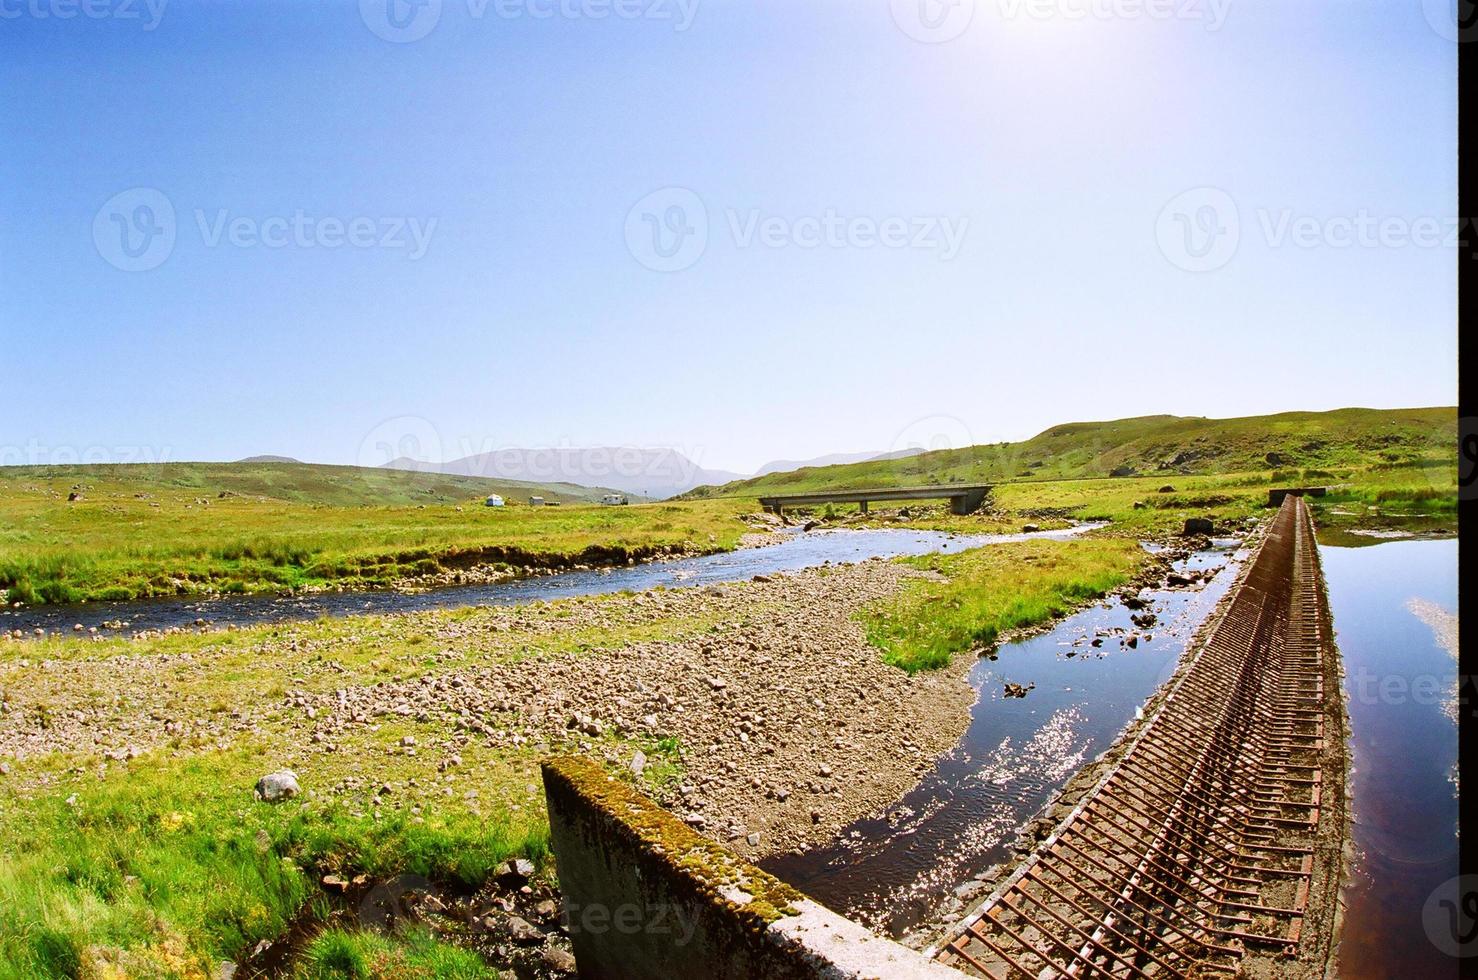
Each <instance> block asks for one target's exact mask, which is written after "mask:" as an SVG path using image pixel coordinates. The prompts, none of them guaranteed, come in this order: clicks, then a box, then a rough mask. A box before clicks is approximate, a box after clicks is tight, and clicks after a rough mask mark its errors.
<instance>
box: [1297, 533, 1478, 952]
mask: <svg viewBox="0 0 1478 980" xmlns="http://www.w3.org/2000/svg"><path fill="white" fill-rule="evenodd" d="M1319 551H1320V556H1321V558H1322V559H1323V564H1324V576H1325V580H1326V581H1327V583H1328V589H1329V603H1330V609H1331V612H1332V614H1333V616H1334V629H1335V637H1336V640H1337V642H1338V643H1339V648H1340V653H1341V655H1342V656H1343V659H1344V667H1345V690H1346V693H1347V695H1348V704H1349V710H1350V729H1351V750H1352V754H1353V763H1354V776H1353V784H1354V785H1353V789H1354V799H1353V803H1354V838H1355V846H1356V848H1357V851H1358V856H1357V858H1356V861H1355V867H1354V868H1353V869H1352V875H1351V876H1350V877H1349V879H1348V880H1349V884H1348V886H1347V887H1346V889H1345V896H1344V897H1345V902H1346V909H1345V922H1344V934H1343V939H1342V940H1341V943H1340V949H1339V971H1338V973H1339V976H1340V977H1342V978H1345V980H1351V978H1353V980H1363V978H1375V977H1396V976H1408V977H1424V978H1440V977H1455V976H1457V975H1458V960H1456V959H1454V958H1452V957H1450V956H1449V955H1447V953H1446V952H1444V951H1443V950H1442V949H1440V948H1439V946H1438V945H1437V944H1438V943H1439V942H1443V941H1444V937H1443V935H1442V933H1443V932H1444V931H1447V939H1448V941H1450V937H1451V935H1452V934H1451V932H1450V931H1448V930H1450V928H1451V926H1450V922H1449V919H1448V915H1449V912H1448V910H1445V909H1443V908H1442V907H1441V906H1440V904H1438V903H1440V901H1441V900H1442V899H1443V898H1444V897H1447V898H1449V900H1455V899H1457V897H1458V896H1457V895H1456V894H1451V895H1444V894H1443V893H1442V892H1440V891H1439V890H1438V889H1439V886H1441V885H1443V884H1444V883H1445V882H1448V881H1450V880H1451V879H1452V878H1453V877H1454V876H1455V875H1457V873H1458V796H1457V785H1456V781H1455V780H1456V766H1457V752H1458V741H1457V726H1456V724H1455V721H1454V718H1455V717H1456V715H1455V713H1454V712H1455V702H1454V698H1455V695H1456V691H1457V680H1458V665H1457V662H1456V660H1455V659H1454V656H1453V653H1452V652H1449V651H1448V650H1447V649H1446V648H1444V646H1443V645H1442V643H1441V642H1440V641H1439V638H1438V635H1437V633H1436V631H1434V629H1433V628H1432V626H1431V625H1429V624H1428V622H1426V621H1424V620H1423V619H1422V618H1421V617H1420V616H1419V615H1418V612H1422V611H1426V610H1432V609H1433V607H1436V608H1437V609H1438V610H1445V611H1446V612H1447V613H1448V614H1450V615H1454V616H1455V615H1456V613H1457V570H1458V549H1457V541H1456V540H1446V541H1392V542H1386V543H1382V544H1376V545H1371V546H1368V547H1362V548H1336V547H1330V546H1328V545H1325V546H1323V547H1321V548H1320V549H1319ZM1439 616H1440V613H1439ZM1427 617H1428V618H1429V619H1430V618H1432V615H1431V613H1430V612H1427ZM1458 908H1461V907H1460V906H1459V907H1458ZM1424 910H1425V911H1426V914H1425V915H1424V914H1423V912H1424ZM1468 915H1469V921H1471V913H1470V912H1469V913H1468Z"/></svg>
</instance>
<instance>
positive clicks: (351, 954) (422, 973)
mask: <svg viewBox="0 0 1478 980" xmlns="http://www.w3.org/2000/svg"><path fill="white" fill-rule="evenodd" d="M296 976H298V977H300V978H302V980H485V978H486V980H492V978H496V977H497V976H499V974H498V972H497V971H496V970H494V969H492V968H491V967H489V966H488V965H487V964H486V963H484V962H483V960H482V958H481V957H480V956H478V955H477V954H475V953H471V952H468V951H467V950H464V949H460V948H458V947H456V946H452V945H450V944H448V943H445V942H442V941H440V940H438V939H437V938H436V937H435V936H433V935H432V934H431V933H430V932H429V931H428V930H426V929H424V928H411V929H408V930H405V931H403V932H401V933H399V934H397V935H395V936H385V935H381V934H380V933H377V932H365V931H350V930H345V929H339V928H333V929H326V930H324V931H323V932H321V933H319V934H318V935H317V936H315V937H314V939H313V941H312V942H311V943H309V944H308V949H307V951H306V952H305V954H304V957H303V963H302V965H301V966H300V967H299V969H298V971H297V973H296Z"/></svg>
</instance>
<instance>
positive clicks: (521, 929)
mask: <svg viewBox="0 0 1478 980" xmlns="http://www.w3.org/2000/svg"><path fill="white" fill-rule="evenodd" d="M507 927H508V935H509V936H510V937H511V938H512V939H513V941H514V942H516V943H518V944H519V945H520V946H538V945H540V944H541V943H543V942H544V934H543V933H542V932H540V931H539V930H538V929H536V928H534V927H533V926H532V925H530V924H529V921H528V920H527V919H522V918H519V917H518V916H516V915H510V916H509V917H508V922H507Z"/></svg>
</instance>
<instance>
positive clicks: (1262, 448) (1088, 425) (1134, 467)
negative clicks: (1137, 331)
mask: <svg viewBox="0 0 1478 980" xmlns="http://www.w3.org/2000/svg"><path fill="white" fill-rule="evenodd" d="M1456 445H1457V409H1455V408H1416V409H1390V410H1385V409H1368V408H1346V409H1339V410H1337V411H1332V412H1285V413H1283V414H1279V415H1259V416H1251V417H1247V418H1237V419H1205V418H1180V417H1177V416H1173V415H1151V416H1146V417H1143V418H1133V419H1119V420H1117V421H1112V422H1074V423H1070V424H1067V425H1058V426H1054V427H1052V428H1050V429H1048V430H1046V431H1045V432H1042V433H1040V434H1038V435H1036V436H1033V437H1032V438H1031V439H1028V440H1026V441H1024V442H1015V443H1006V442H1003V443H995V444H989V445H979V446H970V447H968V448H965V449H950V450H941V451H936V452H928V453H922V454H920V455H917V456H910V457H907V458H904V459H895V460H878V461H870V462H864V463H851V464H847V465H843V466H827V467H811V468H806V469H800V470H794V471H792V472H789V473H776V474H772V475H769V476H764V477H760V478H758V479H752V480H741V481H738V482H735V483H729V484H725V485H724V486H721V487H700V488H698V489H697V490H694V491H692V492H691V493H689V494H687V495H686V496H689V497H712V496H728V495H740V496H748V495H757V494H761V493H768V492H773V493H787V492H799V491H809V490H824V489H837V488H842V487H862V486H865V487H873V486H914V485H932V484H948V483H999V482H1005V481H1021V480H1081V479H1094V478H1101V477H1116V476H1147V477H1151V478H1155V477H1164V478H1166V479H1169V480H1174V479H1176V478H1183V477H1185V476H1188V475H1209V474H1229V473H1251V472H1258V471H1271V470H1291V471H1297V470H1302V469H1315V470H1318V469H1330V468H1346V469H1348V468H1352V467H1362V468H1363V467H1371V466H1377V465H1389V464H1397V463H1410V462H1413V461H1418V460H1433V461H1441V462H1443V463H1444V464H1446V463H1449V462H1450V461H1452V459H1453V457H1454V452H1453V449H1454V447H1455V446H1456Z"/></svg>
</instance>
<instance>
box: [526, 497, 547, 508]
mask: <svg viewBox="0 0 1478 980" xmlns="http://www.w3.org/2000/svg"><path fill="white" fill-rule="evenodd" d="M529 506H530V507H543V506H544V498H543V497H530V498H529Z"/></svg>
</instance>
